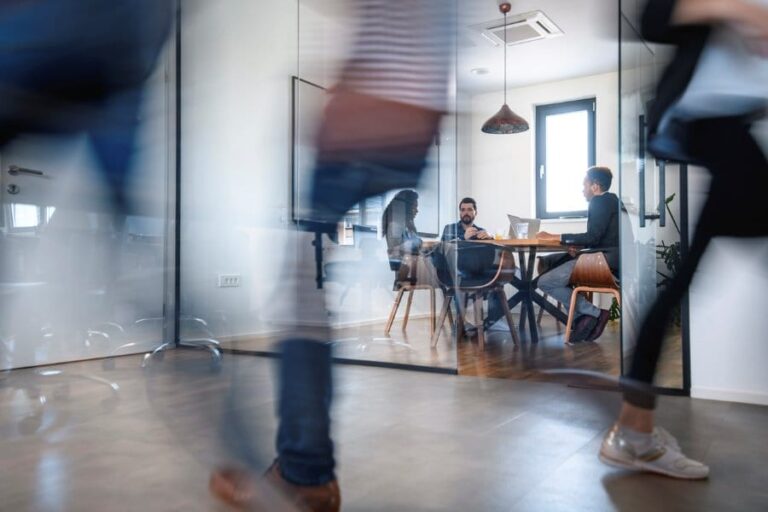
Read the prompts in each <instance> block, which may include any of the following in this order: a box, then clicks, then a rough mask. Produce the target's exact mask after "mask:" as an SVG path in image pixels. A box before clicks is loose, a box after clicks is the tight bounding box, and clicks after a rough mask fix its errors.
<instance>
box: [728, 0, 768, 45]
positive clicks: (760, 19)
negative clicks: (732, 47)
mask: <svg viewBox="0 0 768 512" xmlns="http://www.w3.org/2000/svg"><path fill="white" fill-rule="evenodd" d="M741 3H742V4H744V5H743V6H742V7H741V8H740V9H739V13H738V15H737V19H736V20H735V21H733V22H732V23H731V26H732V27H733V28H734V30H736V32H738V33H739V35H741V37H743V38H744V43H745V44H746V46H747V48H748V49H749V50H750V51H751V52H753V53H756V54H757V55H760V56H762V57H768V8H765V7H763V6H760V5H755V4H752V3H750V2H741Z"/></svg>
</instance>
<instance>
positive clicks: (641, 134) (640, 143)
mask: <svg viewBox="0 0 768 512" xmlns="http://www.w3.org/2000/svg"><path fill="white" fill-rule="evenodd" d="M645 128H646V123H645V116H644V115H641V116H640V118H639V119H638V127H637V134H638V135H637V137H638V140H637V147H638V158H639V160H640V162H639V167H638V170H637V174H638V176H639V178H640V198H639V200H638V203H639V204H638V210H639V211H638V217H639V220H640V227H641V228H644V227H645V226H646V221H648V220H656V219H660V218H661V215H660V214H650V215H649V214H647V213H646V212H645V205H646V201H645V170H646V168H645V167H646V166H645V157H646V135H645ZM659 179H660V180H661V181H662V183H663V182H664V180H665V178H664V170H663V168H662V166H661V164H660V166H659ZM662 187H663V186H662ZM660 194H661V196H662V198H663V197H664V189H663V188H660ZM661 203H662V204H663V203H664V199H662V200H661ZM664 223H666V219H665V220H664ZM661 226H662V227H663V226H664V224H662V225H661Z"/></svg>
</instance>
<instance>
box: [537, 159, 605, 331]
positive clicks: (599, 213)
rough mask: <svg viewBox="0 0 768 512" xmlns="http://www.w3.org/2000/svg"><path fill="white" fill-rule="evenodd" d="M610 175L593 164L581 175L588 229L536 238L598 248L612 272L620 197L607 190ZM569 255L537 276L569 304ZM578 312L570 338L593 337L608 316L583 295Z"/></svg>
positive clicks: (573, 259) (573, 255)
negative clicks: (583, 176)
mask: <svg viewBox="0 0 768 512" xmlns="http://www.w3.org/2000/svg"><path fill="white" fill-rule="evenodd" d="M612 181H613V175H612V174H611V170H610V169H608V168H606V167H592V168H590V169H589V170H588V171H587V175H586V177H585V178H584V197H585V198H586V199H587V201H588V202H589V213H588V217H587V232H586V233H579V234H566V235H553V234H550V233H546V232H541V233H539V234H538V235H537V238H539V239H553V240H558V241H560V242H562V243H564V244H567V245H569V246H579V247H583V248H585V249H593V250H599V251H601V252H602V253H603V254H605V259H606V260H607V261H608V265H609V266H610V267H611V271H612V272H613V273H614V275H617V274H618V268H619V205H620V203H619V198H618V197H617V196H616V194H613V193H611V192H608V190H609V189H610V188H611V182H612ZM569 253H570V254H571V257H570V258H566V259H565V261H564V262H563V263H561V264H560V265H558V266H556V267H555V268H553V269H551V270H549V271H548V272H547V273H545V274H544V275H542V276H541V277H540V278H539V289H541V290H542V291H543V292H544V293H546V294H548V295H550V296H552V297H554V298H555V299H557V300H558V301H559V302H561V303H562V304H564V305H565V306H566V307H569V306H570V302H571V293H572V292H573V290H572V289H571V287H570V286H569V282H570V279H571V272H573V267H574V266H575V265H576V260H577V258H578V253H577V252H576V251H575V250H573V249H570V250H569ZM576 312H577V314H578V315H579V316H578V317H577V319H576V321H575V323H574V328H573V333H571V339H570V341H571V342H572V343H577V342H580V341H594V340H596V339H597V338H599V337H600V335H601V334H602V333H603V330H604V329H605V325H606V324H607V323H608V318H609V317H610V314H609V311H608V310H607V309H603V310H601V309H599V308H598V307H597V306H595V305H594V304H592V303H591V302H589V301H588V300H587V299H585V298H584V297H583V296H581V295H579V297H578V299H577V303H576Z"/></svg>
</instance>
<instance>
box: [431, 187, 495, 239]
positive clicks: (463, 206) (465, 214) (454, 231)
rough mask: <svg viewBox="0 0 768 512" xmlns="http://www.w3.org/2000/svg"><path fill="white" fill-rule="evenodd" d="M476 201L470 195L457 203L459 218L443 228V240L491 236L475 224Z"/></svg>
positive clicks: (489, 237)
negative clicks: (454, 222)
mask: <svg viewBox="0 0 768 512" xmlns="http://www.w3.org/2000/svg"><path fill="white" fill-rule="evenodd" d="M475 217H477V203H476V202H475V200H474V199H472V198H471V197H465V198H464V199H462V200H461V202H460V203H459V218H460V220H459V221H458V222H457V223H456V224H448V225H446V226H445V228H444V229H443V236H442V237H441V240H442V241H443V242H450V241H453V240H490V239H491V238H492V237H491V235H489V234H488V232H487V231H486V230H484V229H483V228H481V227H480V226H477V225H475Z"/></svg>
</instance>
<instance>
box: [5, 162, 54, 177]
mask: <svg viewBox="0 0 768 512" xmlns="http://www.w3.org/2000/svg"><path fill="white" fill-rule="evenodd" d="M8 174H10V175H11V176H20V175H24V176H37V177H39V178H45V177H46V176H45V173H44V172H43V171H38V170H36V169H27V168H26V167H19V166H18V165H10V166H8Z"/></svg>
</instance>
